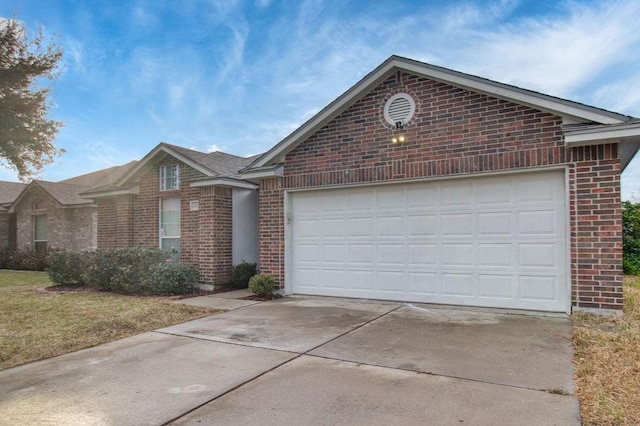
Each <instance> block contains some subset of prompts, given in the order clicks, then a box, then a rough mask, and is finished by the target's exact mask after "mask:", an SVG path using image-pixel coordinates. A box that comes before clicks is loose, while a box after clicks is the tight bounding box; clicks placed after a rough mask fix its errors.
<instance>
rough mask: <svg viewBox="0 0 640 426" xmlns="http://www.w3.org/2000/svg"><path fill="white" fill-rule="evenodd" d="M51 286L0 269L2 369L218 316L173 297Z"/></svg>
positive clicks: (34, 275)
mask: <svg viewBox="0 0 640 426" xmlns="http://www.w3.org/2000/svg"><path fill="white" fill-rule="evenodd" d="M50 285H52V284H51V282H50V281H49V278H48V276H47V274H45V273H41V272H16V271H0V370H2V369H6V368H10V367H14V366H17V365H21V364H25V363H28V362H32V361H36V360H39V359H44V358H49V357H52V356H56V355H61V354H64V353H68V352H73V351H76V350H79V349H83V348H87V347H90V346H95V345H99V344H102V343H107V342H110V341H113V340H117V339H121V338H123V337H127V336H132V335H135V334H139V333H142V332H145V331H151V330H154V329H157V328H161V327H166V326H169V325H173V324H178V323H181V322H185V321H189V320H192V319H196V318H201V317H203V316H207V315H212V314H214V313H216V311H212V310H211V309H207V308H201V307H194V306H188V305H182V304H173V303H170V301H171V299H169V298H159V297H135V296H122V295H117V294H110V293H100V292H93V291H72V292H49V291H46V290H43V288H45V287H47V286H50Z"/></svg>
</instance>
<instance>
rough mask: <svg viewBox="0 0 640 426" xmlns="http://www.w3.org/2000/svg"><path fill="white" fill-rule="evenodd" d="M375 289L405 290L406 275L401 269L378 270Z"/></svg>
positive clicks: (388, 290)
mask: <svg viewBox="0 0 640 426" xmlns="http://www.w3.org/2000/svg"><path fill="white" fill-rule="evenodd" d="M377 282H378V286H377V289H378V290H379V291H382V292H390V293H402V292H404V290H405V282H406V277H405V273H404V272H402V271H398V270H395V271H384V270H382V271H378V274H377Z"/></svg>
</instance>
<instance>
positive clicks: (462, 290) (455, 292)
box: [442, 273, 475, 297]
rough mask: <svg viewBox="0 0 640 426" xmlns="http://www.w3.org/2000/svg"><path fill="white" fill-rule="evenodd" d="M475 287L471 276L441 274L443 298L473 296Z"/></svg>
mask: <svg viewBox="0 0 640 426" xmlns="http://www.w3.org/2000/svg"><path fill="white" fill-rule="evenodd" d="M474 292H475V285H474V279H473V274H452V273H443V274H442V293H443V294H444V295H445V296H468V297H471V296H473V295H474Z"/></svg>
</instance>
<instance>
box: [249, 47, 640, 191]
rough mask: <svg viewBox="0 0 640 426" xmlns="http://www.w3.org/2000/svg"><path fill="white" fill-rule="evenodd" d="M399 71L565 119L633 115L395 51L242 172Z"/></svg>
mask: <svg viewBox="0 0 640 426" xmlns="http://www.w3.org/2000/svg"><path fill="white" fill-rule="evenodd" d="M398 71H401V72H407V73H410V74H413V75H418V76H421V77H425V78H428V79H431V80H434V81H439V82H442V83H446V84H450V85H452V86H456V87H460V88H463V89H467V90H470V91H473V92H477V93H483V94H486V95H489V96H492V97H495V98H499V99H503V100H507V101H511V102H514V103H518V104H521V105H527V106H529V107H532V108H534V109H537V110H540V111H545V112H549V113H552V114H554V115H557V116H560V117H562V118H563V119H564V121H565V122H566V123H573V124H576V123H596V124H603V125H612V124H621V123H625V122H627V121H629V120H631V119H632V117H630V116H627V115H623V114H618V113H615V112H611V111H607V110H604V109H601V108H596V107H592V106H589V105H585V104H581V103H578V102H573V101H569V100H566V99H562V98H558V97H554V96H549V95H545V94H542V93H538V92H535V91H531V90H527V89H522V88H520V87H516V86H511V85H508V84H504V83H499V82H496V81H493V80H489V79H486V78H482V77H477V76H474V75H470V74H465V73H462V72H459V71H454V70H450V69H447V68H443V67H439V66H436V65H430V64H427V63H424V62H419V61H416V60H413V59H408V58H403V57H400V56H395V55H394V56H391V57H390V58H389V59H387V60H386V61H384V62H383V63H382V64H380V65H379V66H378V67H377V68H376V69H374V70H373V71H371V72H370V73H369V74H367V75H366V76H365V77H364V78H363V79H361V80H360V81H359V82H357V83H356V84H355V85H354V86H352V87H351V88H350V89H348V90H347V91H346V92H344V93H343V94H342V95H340V96H339V97H338V98H337V99H335V100H334V101H333V102H331V103H330V104H329V105H327V106H326V107H325V108H323V109H322V110H321V111H320V112H318V113H317V114H316V115H315V116H313V117H312V118H311V119H309V120H308V121H307V122H305V123H304V124H303V125H302V126H300V127H299V128H297V129H296V130H295V131H293V133H291V134H290V135H288V136H287V137H285V138H284V139H283V140H282V141H280V142H279V143H278V144H277V145H275V146H274V147H273V148H271V149H270V150H269V151H267V152H265V153H264V154H263V155H262V156H260V157H259V158H257V159H256V160H255V161H253V162H252V163H251V164H250V165H249V167H247V168H246V169H243V170H242V171H241V174H242V175H243V176H244V177H246V178H251V174H252V172H253V173H263V172H264V170H265V168H268V167H269V166H271V165H273V164H275V163H278V162H281V161H282V160H283V158H284V156H285V155H286V154H287V153H288V152H290V151H291V150H293V149H294V148H295V147H296V146H298V145H299V144H301V143H302V142H303V141H304V140H306V139H307V138H308V137H310V136H311V135H313V134H314V133H315V132H316V131H318V130H319V129H320V128H322V127H323V126H325V125H326V124H327V123H329V122H330V121H331V120H333V119H334V118H335V117H336V116H338V115H339V114H341V113H342V112H344V111H345V110H346V109H348V108H349V107H350V106H352V105H353V104H355V103H356V102H357V101H359V100H360V99H362V98H363V97H364V96H365V95H366V94H367V93H369V92H370V91H371V90H373V89H374V88H375V87H376V86H378V85H379V84H381V83H382V82H384V81H385V80H386V79H387V78H389V77H390V76H391V75H393V73H395V72H398Z"/></svg>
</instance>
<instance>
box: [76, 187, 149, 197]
mask: <svg viewBox="0 0 640 426" xmlns="http://www.w3.org/2000/svg"><path fill="white" fill-rule="evenodd" d="M138 194H140V185H135V186H132V187H131V188H128V189H109V190H105V191H95V192H91V191H87V192H81V193H80V196H82V197H85V198H89V199H95V198H104V197H114V196H116V195H138Z"/></svg>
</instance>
